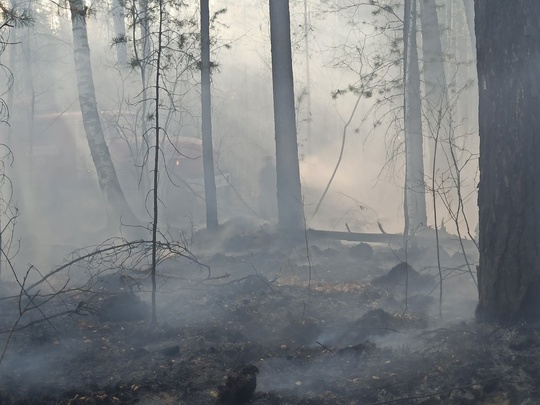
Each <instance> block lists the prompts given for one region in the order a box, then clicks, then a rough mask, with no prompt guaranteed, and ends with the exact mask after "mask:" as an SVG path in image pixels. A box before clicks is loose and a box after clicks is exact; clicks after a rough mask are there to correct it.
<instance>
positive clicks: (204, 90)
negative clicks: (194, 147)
mask: <svg viewBox="0 0 540 405" xmlns="http://www.w3.org/2000/svg"><path fill="white" fill-rule="evenodd" d="M211 97H212V96H211V93H210V11H209V6H208V0H201V116H202V128H201V131H202V147H203V165H204V200H205V203H206V228H207V229H209V230H217V228H218V215H217V193H216V178H215V172H214V151H213V147H212V98H211Z"/></svg>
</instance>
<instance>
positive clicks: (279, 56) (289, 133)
mask: <svg viewBox="0 0 540 405" xmlns="http://www.w3.org/2000/svg"><path fill="white" fill-rule="evenodd" d="M270 35H271V48H272V81H273V90H274V125H275V133H276V172H277V199H278V217H279V225H280V227H281V228H284V229H292V230H300V229H302V228H303V204H302V193H301V187H300V168H299V163H298V142H297V136H296V114H295V109H294V84H293V71H292V57H291V32H290V15H289V1H288V0H271V1H270Z"/></svg>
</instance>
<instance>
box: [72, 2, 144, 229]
mask: <svg viewBox="0 0 540 405" xmlns="http://www.w3.org/2000/svg"><path fill="white" fill-rule="evenodd" d="M69 5H70V11H71V23H72V30H73V48H74V56H75V72H76V76H77V87H78V90H79V103H80V105H81V113H82V117H83V124H84V129H85V131H86V139H87V140H88V145H89V147H90V153H91V155H92V160H93V161H94V166H95V167H96V171H97V175H98V180H99V186H100V187H101V191H102V192H103V194H104V196H105V199H106V200H107V202H108V203H109V204H110V206H111V207H112V208H113V211H114V212H115V214H117V215H121V216H124V217H125V218H126V219H127V220H128V221H130V222H135V215H134V214H133V212H132V211H131V208H130V207H129V205H128V203H127V201H126V199H125V197H124V193H123V192H122V189H121V188H120V183H119V182H118V177H117V176H116V171H115V169H114V165H113V162H112V160H111V156H110V154H109V148H108V146H107V143H106V142H105V136H104V134H103V128H102V126H101V121H100V117H99V113H98V109H97V102H96V92H95V89H94V79H93V76H92V65H91V61H90V47H89V46H88V34H87V29H86V16H87V11H88V8H87V7H86V6H84V4H83V1H82V0H70V1H69Z"/></svg>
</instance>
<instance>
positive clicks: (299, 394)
mask: <svg viewBox="0 0 540 405" xmlns="http://www.w3.org/2000/svg"><path fill="white" fill-rule="evenodd" d="M277 238H278V236H277V235H275V234H272V233H269V232H264V231H261V230H259V231H255V232H247V233H244V234H241V235H233V236H230V237H228V238H226V239H225V240H224V241H223V242H220V244H219V245H215V246H213V247H212V249H211V250H210V249H207V250H204V249H199V251H198V252H197V250H198V247H197V246H196V245H194V246H193V250H194V251H196V252H197V254H196V257H197V260H198V261H199V262H200V263H203V264H205V265H207V266H209V268H210V271H209V269H208V268H207V267H204V266H201V265H199V264H197V263H194V262H193V261H192V260H189V259H187V258H184V257H175V256H174V255H172V256H171V257H170V258H169V259H167V260H164V261H163V263H162V264H161V266H160V269H159V274H158V278H157V283H158V285H157V287H158V294H157V297H156V299H157V305H158V306H157V316H158V324H157V325H152V324H151V321H150V305H149V303H150V299H151V296H150V294H149V292H148V291H149V287H150V283H149V278H148V277H141V278H140V279H139V278H136V275H133V274H128V275H126V274H125V272H126V271H127V270H130V269H126V268H124V269H123V273H122V274H119V273H117V272H110V274H111V275H110V276H109V277H105V276H103V277H101V278H100V279H99V280H98V281H99V283H102V284H100V285H99V288H97V287H96V286H95V285H94V288H93V289H83V288H81V289H80V290H77V291H75V292H74V291H73V290H71V294H70V295H69V296H66V297H65V298H62V297H60V298H61V299H57V298H59V296H54V299H48V298H47V297H48V296H47V295H46V294H43V293H41V292H40V293H34V295H31V294H27V295H26V296H25V294H20V298H17V299H9V298H7V297H10V296H12V297H13V296H16V295H17V294H16V290H17V288H16V287H17V285H16V284H14V283H7V282H6V283H4V286H3V287H4V288H3V291H2V294H3V295H2V297H4V299H2V300H0V307H1V308H0V309H1V311H2V318H1V320H2V324H1V326H2V338H3V345H2V350H3V349H4V347H5V343H6V341H7V340H8V339H9V344H8V345H7V349H6V350H5V353H4V355H3V358H2V362H1V364H0V378H1V380H0V403H1V404H130V403H138V404H194V405H196V404H214V403H248V404H258V405H263V404H291V405H300V404H348V405H352V404H390V403H404V404H408V403H410V404H417V403H418V404H537V403H540V392H539V389H538V388H537V386H538V380H539V378H540V349H539V348H540V334H539V331H538V329H536V328H534V327H531V326H528V325H525V324H523V325H518V326H512V327H501V326H497V325H490V324H480V323H476V322H475V321H474V316H473V315H474V307H475V299H476V289H475V286H474V283H473V281H472V278H471V275H470V273H469V272H468V268H467V266H466V265H465V264H464V263H463V260H461V259H460V256H459V255H454V256H451V254H450V253H448V252H444V255H443V257H442V264H443V267H442V271H441V274H440V275H441V276H443V278H444V281H443V290H442V294H443V295H442V297H443V301H442V305H441V306H439V298H440V295H439V294H440V288H439V286H440V284H439V276H440V275H439V270H438V268H436V267H435V266H434V264H435V263H436V262H437V261H436V256H435V255H434V252H433V251H432V250H429V249H419V250H418V251H417V252H416V254H415V255H411V257H410V258H409V259H410V264H411V267H410V268H408V273H407V272H406V271H405V270H406V269H407V267H406V266H405V265H404V264H400V262H401V260H402V259H401V258H400V252H398V251H396V250H395V249H391V248H390V247H388V246H373V249H370V247H369V246H367V247H366V246H365V245H359V244H352V243H350V244H346V243H342V242H328V241H317V242H313V243H310V244H308V246H310V248H309V251H308V249H307V248H306V244H305V243H304V244H303V245H302V243H299V244H298V245H297V247H293V248H291V247H290V244H286V243H284V244H280V243H279V240H276V239H277ZM283 246H288V247H287V248H284V247H283ZM474 261H475V258H474V257H473V258H472V259H471V263H473V266H474ZM92 265H93V266H95V263H93V264H92ZM93 268H95V267H93ZM131 270H133V269H131ZM70 271H71V273H70V275H66V274H64V277H65V280H67V279H69V280H71V279H72V278H74V277H75V276H74V274H75V270H74V269H71V270H70ZM81 271H82V270H81ZM107 274H109V273H107ZM405 274H407V275H408V277H404V276H405ZM103 275H105V273H103ZM57 276H58V277H57ZM69 277H71V278H69ZM117 278H121V280H118V279H117ZM63 280H64V279H62V277H60V273H58V274H55V278H54V281H53V280H52V279H51V284H52V286H51V288H56V290H55V291H58V288H61V287H58V285H60V286H63V285H64V284H62V283H67V281H63ZM54 283H57V284H56V285H55V284H54ZM111 285H112V286H111ZM38 297H39V298H40V304H39V305H37V304H36V303H35V302H34V301H35V300H37V298H38ZM77 302H78V304H77ZM90 302H91V305H90V304H89V303H90ZM73 303H75V307H74V306H73V305H74V304H73ZM35 306H36V307H38V309H37V310H34V311H30V309H33V308H34V307H35ZM73 308H75V309H73ZM83 308H85V309H86V310H85V311H83V310H82V309H83ZM90 308H91V309H92V310H90ZM21 312H22V313H23V316H19V315H18V314H20V313H21ZM27 313H28V314H27ZM13 330H16V331H15V332H12V331H13ZM246 365H254V366H256V367H257V369H258V370H259V371H258V374H256V379H257V385H256V388H255V391H254V393H253V394H252V393H251V391H252V390H251V391H250V388H249V384H247V385H248V387H246V386H245V381H243V380H242V379H243V378H244V379H248V380H249V381H248V383H252V380H250V378H251V377H252V376H247V375H244V376H242V375H240V376H239V377H238V374H239V372H238V370H240V368H241V367H246ZM253 373H254V372H253ZM227 376H228V377H227ZM235 378H237V379H236V380H235ZM243 384H244V385H243ZM218 386H221V388H220V389H218ZM246 390H247V392H246Z"/></svg>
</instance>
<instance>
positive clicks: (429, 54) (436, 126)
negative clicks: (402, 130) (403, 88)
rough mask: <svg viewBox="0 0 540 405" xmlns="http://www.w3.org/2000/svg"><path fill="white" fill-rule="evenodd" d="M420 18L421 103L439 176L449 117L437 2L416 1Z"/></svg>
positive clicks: (443, 166)
mask: <svg viewBox="0 0 540 405" xmlns="http://www.w3.org/2000/svg"><path fill="white" fill-rule="evenodd" d="M420 19H421V21H422V48H423V56H424V86H425V96H426V97H425V104H424V114H425V115H426V117H427V123H428V132H429V133H428V135H429V136H430V138H431V142H430V149H431V161H432V162H431V163H432V165H433V163H435V167H436V168H437V175H438V176H441V178H444V177H447V176H448V170H449V164H448V159H447V157H448V156H450V152H449V147H450V145H451V140H450V139H449V135H448V134H449V131H448V128H447V126H446V124H445V122H446V121H447V120H448V119H449V114H448V110H447V109H448V90H447V82H446V75H445V71H444V59H443V49H442V42H441V30H440V28H439V19H438V16H437V4H436V3H435V0H420ZM435 137H437V138H438V140H437V141H438V145H439V148H440V150H439V152H438V153H437V154H438V156H440V158H439V159H438V161H436V162H433V159H434V158H433V155H434V153H435V152H434V150H433V148H434V141H433V138H435Z"/></svg>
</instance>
